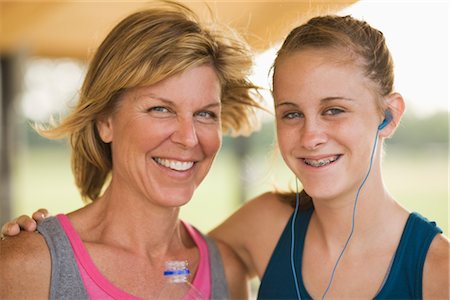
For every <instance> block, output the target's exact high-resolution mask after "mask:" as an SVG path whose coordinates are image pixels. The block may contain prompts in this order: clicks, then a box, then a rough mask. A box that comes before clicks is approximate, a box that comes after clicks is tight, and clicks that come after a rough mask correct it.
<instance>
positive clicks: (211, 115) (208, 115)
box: [195, 111, 217, 121]
mask: <svg viewBox="0 0 450 300" xmlns="http://www.w3.org/2000/svg"><path fill="white" fill-rule="evenodd" d="M195 115H196V116H197V117H198V118H200V119H202V120H205V121H215V120H217V114H216V113H215V112H212V111H200V112H198V113H196V114H195Z"/></svg>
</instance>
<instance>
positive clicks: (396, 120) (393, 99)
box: [380, 93, 405, 137]
mask: <svg viewBox="0 0 450 300" xmlns="http://www.w3.org/2000/svg"><path fill="white" fill-rule="evenodd" d="M386 103H387V107H386V109H388V110H389V111H390V112H391V114H392V121H391V122H389V124H388V125H386V127H385V128H383V129H382V130H380V136H381V137H389V136H391V135H393V134H394V132H395V130H396V129H397V127H398V125H399V124H400V120H401V118H402V116H403V113H404V112H405V101H404V100H403V97H402V95H400V94H399V93H391V94H389V95H388V96H387V98H386Z"/></svg>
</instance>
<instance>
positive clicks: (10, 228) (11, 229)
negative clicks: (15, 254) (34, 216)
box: [1, 220, 20, 239]
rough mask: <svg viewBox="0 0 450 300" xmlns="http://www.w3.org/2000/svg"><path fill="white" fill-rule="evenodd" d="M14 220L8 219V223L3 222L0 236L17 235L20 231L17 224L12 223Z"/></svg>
mask: <svg viewBox="0 0 450 300" xmlns="http://www.w3.org/2000/svg"><path fill="white" fill-rule="evenodd" d="M14 222H15V221H14V220H13V221H10V222H8V223H5V224H3V226H2V231H1V237H2V239H4V238H3V236H14V235H18V234H19V232H20V227H19V225H18V224H16V223H14Z"/></svg>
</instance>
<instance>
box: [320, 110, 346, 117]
mask: <svg viewBox="0 0 450 300" xmlns="http://www.w3.org/2000/svg"><path fill="white" fill-rule="evenodd" d="M343 112H344V110H343V109H340V108H329V109H327V110H325V112H324V115H329V116H335V115H338V114H340V113H343Z"/></svg>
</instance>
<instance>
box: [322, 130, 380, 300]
mask: <svg viewBox="0 0 450 300" xmlns="http://www.w3.org/2000/svg"><path fill="white" fill-rule="evenodd" d="M377 141H378V130H377V134H376V136H375V142H374V143H373V148H372V154H371V156H370V163H369V170H368V171H367V174H366V177H364V180H363V182H362V183H361V185H360V186H359V188H358V192H357V193H356V198H355V203H354V204H353V215H352V229H351V231H350V234H349V236H348V238H347V241H346V242H345V245H344V247H343V248H342V251H341V253H340V254H339V257H338V259H337V260H336V264H335V265H334V268H333V271H332V272H331V277H330V282H329V283H328V286H327V288H326V289H325V292H324V293H323V295H322V300H323V299H325V296H326V294H327V293H328V290H329V289H330V287H331V283H332V282H333V278H334V273H335V272H336V269H337V266H338V264H339V261H340V260H341V258H342V255H343V254H344V251H345V249H346V248H347V246H348V244H349V242H350V240H351V238H352V236H353V232H354V231H355V216H356V204H357V203H358V198H359V193H360V192H361V189H362V187H363V186H364V184H365V183H366V181H367V178H368V177H369V175H370V171H371V170H372V163H373V157H374V155H375V149H376V147H377Z"/></svg>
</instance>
